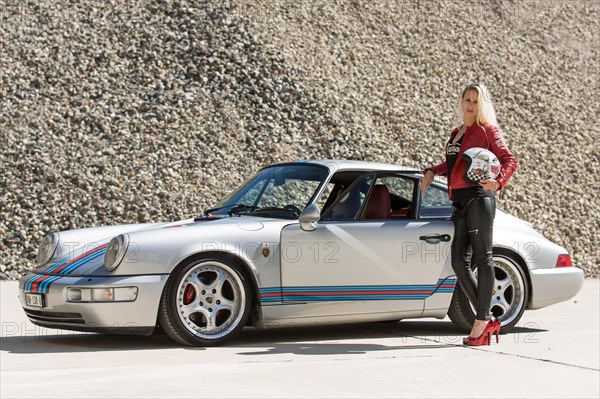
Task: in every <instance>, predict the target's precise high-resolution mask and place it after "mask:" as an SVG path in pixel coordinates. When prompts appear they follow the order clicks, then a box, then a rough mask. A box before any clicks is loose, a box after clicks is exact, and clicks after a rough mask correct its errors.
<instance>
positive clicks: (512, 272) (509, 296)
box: [448, 256, 529, 333]
mask: <svg viewBox="0 0 600 399" xmlns="http://www.w3.org/2000/svg"><path fill="white" fill-rule="evenodd" d="M476 272H477V270H475V273H476ZM494 274H495V276H496V283H495V284H494V290H493V292H492V302H491V304H490V305H491V306H490V311H491V313H492V315H494V317H495V318H497V319H498V320H500V325H501V331H502V332H503V333H505V332H507V331H509V330H510V329H511V328H513V327H514V326H515V325H516V324H517V323H518V322H519V320H520V319H521V316H523V312H524V311H525V308H526V306H527V302H528V300H529V289H528V286H527V280H526V278H525V274H524V273H523V270H522V269H521V267H520V266H519V265H518V264H517V263H516V262H515V261H513V260H512V259H510V258H507V257H504V256H494ZM448 317H450V320H452V322H453V323H454V325H455V326H456V327H458V328H459V329H460V330H462V331H464V332H469V331H471V326H472V325H473V323H474V322H475V309H474V308H473V306H472V305H471V303H470V302H469V300H468V299H467V296H466V295H465V293H464V292H463V290H462V289H460V285H458V284H457V286H456V290H455V291H454V294H453V295H452V300H451V302H450V308H449V309H448Z"/></svg>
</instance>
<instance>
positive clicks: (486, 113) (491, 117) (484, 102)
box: [457, 83, 498, 126]
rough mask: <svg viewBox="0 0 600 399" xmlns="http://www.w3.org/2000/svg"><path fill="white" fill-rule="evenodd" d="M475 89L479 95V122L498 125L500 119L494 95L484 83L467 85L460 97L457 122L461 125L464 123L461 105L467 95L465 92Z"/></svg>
mask: <svg viewBox="0 0 600 399" xmlns="http://www.w3.org/2000/svg"><path fill="white" fill-rule="evenodd" d="M470 90H474V91H476V92H477V93H478V95H477V108H478V110H479V112H478V113H477V124H478V125H480V126H481V125H484V124H486V123H491V124H492V125H495V126H498V121H497V120H496V111H494V104H493V101H492V95H491V94H490V91H489V90H488V88H487V87H485V85H484V84H483V83H471V84H469V85H467V87H465V89H464V90H463V91H462V94H461V95H460V98H459V99H458V110H457V111H458V115H457V118H458V120H457V124H458V125H459V126H460V125H462V123H463V117H464V115H463V112H462V107H461V102H462V100H463V98H464V97H465V94H466V93H467V92H468V91H470Z"/></svg>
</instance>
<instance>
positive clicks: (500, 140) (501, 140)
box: [495, 137, 507, 148]
mask: <svg viewBox="0 0 600 399" xmlns="http://www.w3.org/2000/svg"><path fill="white" fill-rule="evenodd" d="M495 144H496V147H499V148H506V147H507V145H506V140H504V137H498V138H497V139H496V141H495Z"/></svg>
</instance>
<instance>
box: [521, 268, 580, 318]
mask: <svg viewBox="0 0 600 399" xmlns="http://www.w3.org/2000/svg"><path fill="white" fill-rule="evenodd" d="M530 273H531V286H532V291H533V293H532V297H531V303H530V304H529V309H540V308H544V307H546V306H550V305H553V304H555V303H559V302H564V301H566V300H568V299H570V298H572V297H574V296H575V295H577V293H578V292H579V290H581V287H582V286H583V279H584V274H583V270H581V269H579V268H578V267H559V268H555V269H534V270H531V271H530Z"/></svg>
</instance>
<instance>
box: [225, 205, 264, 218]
mask: <svg viewBox="0 0 600 399" xmlns="http://www.w3.org/2000/svg"><path fill="white" fill-rule="evenodd" d="M257 209H260V206H255V205H246V204H237V205H235V206H233V207H232V208H231V209H230V210H229V212H227V213H229V215H230V216H231V215H235V214H239V213H242V212H246V211H255V210H257Z"/></svg>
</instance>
